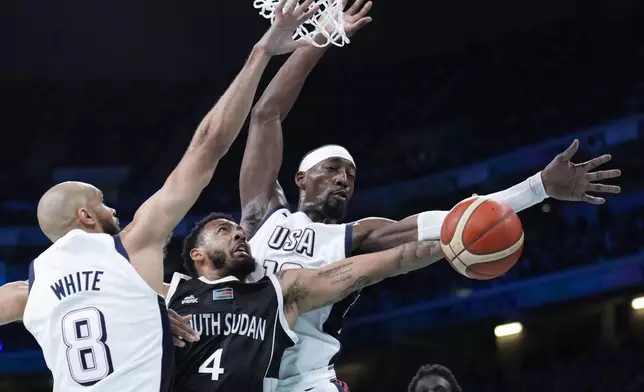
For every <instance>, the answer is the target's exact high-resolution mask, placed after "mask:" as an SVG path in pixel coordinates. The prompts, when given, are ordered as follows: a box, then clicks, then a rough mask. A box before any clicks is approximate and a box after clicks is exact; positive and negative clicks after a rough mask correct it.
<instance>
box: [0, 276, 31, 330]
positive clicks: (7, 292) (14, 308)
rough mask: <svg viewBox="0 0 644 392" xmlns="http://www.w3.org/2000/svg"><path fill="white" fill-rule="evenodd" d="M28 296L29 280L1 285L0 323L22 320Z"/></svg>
mask: <svg viewBox="0 0 644 392" xmlns="http://www.w3.org/2000/svg"><path fill="white" fill-rule="evenodd" d="M28 297H29V283H28V282H11V283H7V284H5V285H4V286H2V287H0V325H4V324H9V323H12V322H14V321H20V320H22V315H23V314H24V313H25V306H27V298H28Z"/></svg>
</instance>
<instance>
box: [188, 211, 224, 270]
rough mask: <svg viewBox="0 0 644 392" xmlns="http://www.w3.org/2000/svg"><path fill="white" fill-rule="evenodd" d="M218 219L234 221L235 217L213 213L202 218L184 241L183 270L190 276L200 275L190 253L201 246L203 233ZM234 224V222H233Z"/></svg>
mask: <svg viewBox="0 0 644 392" xmlns="http://www.w3.org/2000/svg"><path fill="white" fill-rule="evenodd" d="M217 219H227V220H229V221H233V217H232V216H230V215H228V214H224V213H221V212H212V213H210V214H208V216H206V217H204V218H201V220H199V221H198V222H197V223H195V224H194V226H192V229H190V232H189V233H188V235H187V236H186V238H184V239H183V250H182V252H181V258H182V259H183V268H184V269H185V270H186V272H188V275H189V276H191V277H193V278H196V277H197V276H198V275H199V274H198V273H197V268H196V267H195V262H194V261H193V260H192V257H190V251H191V250H193V249H194V248H196V247H198V246H199V245H200V244H201V232H202V231H203V228H204V227H206V225H207V224H208V223H210V222H212V221H214V220H217ZM233 222H234V221H233Z"/></svg>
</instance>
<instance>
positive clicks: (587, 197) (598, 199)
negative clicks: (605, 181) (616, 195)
mask: <svg viewBox="0 0 644 392" xmlns="http://www.w3.org/2000/svg"><path fill="white" fill-rule="evenodd" d="M581 201H585V202H586V203H589V204H595V205H600V204H604V203H606V200H604V198H603V197H595V196H590V195H589V194H587V193H586V194H584V195H583V196H582V197H581Z"/></svg>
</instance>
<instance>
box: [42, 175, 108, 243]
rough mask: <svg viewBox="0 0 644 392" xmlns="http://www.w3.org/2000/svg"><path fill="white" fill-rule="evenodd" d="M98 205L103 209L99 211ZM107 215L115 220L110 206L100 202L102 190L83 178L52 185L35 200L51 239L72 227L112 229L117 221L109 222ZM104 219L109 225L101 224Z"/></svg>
mask: <svg viewBox="0 0 644 392" xmlns="http://www.w3.org/2000/svg"><path fill="white" fill-rule="evenodd" d="M101 206H102V208H103V209H104V211H101ZM106 216H107V217H106ZM110 218H111V219H112V220H114V221H116V218H114V216H113V210H109V209H108V208H107V207H105V206H104V205H103V194H102V193H101V191H100V190H98V189H97V188H96V187H95V186H93V185H90V184H85V183H83V182H74V181H69V182H63V183H60V184H58V185H55V186H54V187H52V188H51V189H49V190H48V191H47V192H46V193H45V194H44V195H43V196H42V197H41V198H40V201H39V202H38V224H39V225H40V229H41V230H42V231H43V233H45V235H46V236H47V238H49V239H50V240H51V241H52V242H55V241H56V240H58V239H59V238H61V237H63V236H64V235H65V234H67V233H68V232H69V231H70V230H73V229H82V230H85V231H88V232H106V231H108V230H109V231H113V230H112V229H113V226H114V224H116V226H117V228H118V223H116V222H115V223H111V222H109V220H110ZM106 219H107V221H108V222H107V225H108V226H109V225H110V223H111V227H103V226H104V225H105V224H106ZM117 232H118V231H117Z"/></svg>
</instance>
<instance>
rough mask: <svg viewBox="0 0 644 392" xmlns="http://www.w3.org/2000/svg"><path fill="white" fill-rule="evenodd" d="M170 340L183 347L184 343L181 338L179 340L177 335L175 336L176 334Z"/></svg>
mask: <svg viewBox="0 0 644 392" xmlns="http://www.w3.org/2000/svg"><path fill="white" fill-rule="evenodd" d="M172 342H173V343H174V345H175V346H177V347H185V346H186V343H185V342H184V341H183V340H181V339H179V338H178V337H176V336H173V337H172Z"/></svg>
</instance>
